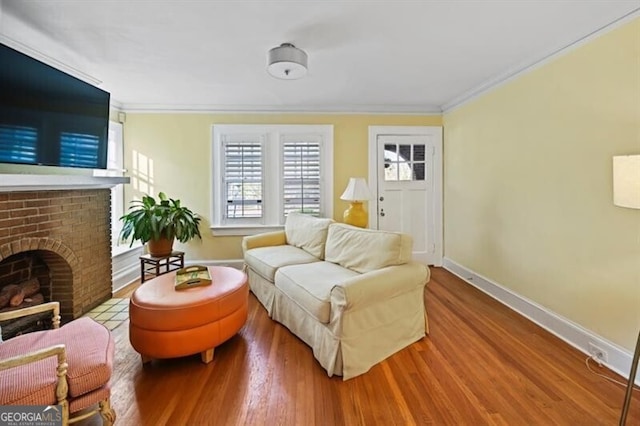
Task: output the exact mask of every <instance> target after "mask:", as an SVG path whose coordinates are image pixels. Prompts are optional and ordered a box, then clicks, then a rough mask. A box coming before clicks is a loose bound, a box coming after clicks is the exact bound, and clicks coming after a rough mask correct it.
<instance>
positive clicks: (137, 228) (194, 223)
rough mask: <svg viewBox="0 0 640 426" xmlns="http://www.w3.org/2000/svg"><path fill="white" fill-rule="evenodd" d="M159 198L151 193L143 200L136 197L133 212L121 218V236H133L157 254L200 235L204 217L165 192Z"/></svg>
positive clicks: (132, 240) (165, 253)
mask: <svg viewBox="0 0 640 426" xmlns="http://www.w3.org/2000/svg"><path fill="white" fill-rule="evenodd" d="M158 198H159V199H160V200H159V201H156V199H155V198H153V197H152V196H150V195H145V196H144V197H142V200H133V201H132V202H131V206H130V207H129V212H128V213H127V214H125V215H124V216H122V217H121V218H120V220H122V222H123V223H124V225H123V227H122V231H121V232H120V237H121V238H122V239H125V240H126V239H128V238H129V237H132V238H131V245H133V242H134V241H136V240H140V241H141V242H142V243H143V244H145V243H148V244H147V248H148V250H149V254H151V255H152V256H156V257H162V256H168V255H170V254H171V251H172V250H173V241H174V239H177V240H178V241H180V242H181V243H186V242H187V241H189V240H191V239H192V238H194V237H198V238H200V239H202V236H201V235H200V229H199V228H198V225H199V224H200V218H199V217H198V216H197V215H196V214H195V213H193V212H192V211H191V210H189V209H188V208H187V207H184V206H182V205H181V204H180V200H174V199H172V198H167V196H166V195H165V194H164V192H161V193H159V194H158Z"/></svg>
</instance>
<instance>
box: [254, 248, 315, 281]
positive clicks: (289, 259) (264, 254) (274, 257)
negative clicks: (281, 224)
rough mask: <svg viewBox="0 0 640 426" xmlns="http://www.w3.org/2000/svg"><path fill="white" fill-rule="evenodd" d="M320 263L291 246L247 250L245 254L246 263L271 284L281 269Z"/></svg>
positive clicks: (313, 257)
mask: <svg viewBox="0 0 640 426" xmlns="http://www.w3.org/2000/svg"><path fill="white" fill-rule="evenodd" d="M319 261H320V260H319V259H318V258H317V257H315V256H312V255H311V254H309V253H307V252H306V251H304V250H302V249H299V248H297V247H294V246H289V245H284V246H271V247H258V248H254V249H251V250H247V251H246V253H245V254H244V262H245V263H246V264H247V265H249V267H251V269H253V270H254V271H255V272H256V273H258V274H260V275H261V276H262V277H263V278H265V279H267V280H269V281H271V282H273V279H274V277H275V275H276V270H277V269H278V268H280V267H283V266H287V265H297V264H299V263H311V262H319Z"/></svg>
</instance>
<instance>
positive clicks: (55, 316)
mask: <svg viewBox="0 0 640 426" xmlns="http://www.w3.org/2000/svg"><path fill="white" fill-rule="evenodd" d="M47 311H51V321H52V324H53V328H58V327H60V303H58V302H48V303H41V304H40V305H35V306H30V307H28V308H22V309H16V310H14V311H7V312H0V321H6V320H10V319H16V318H21V317H26V316H27V315H33V314H39V313H41V312H47Z"/></svg>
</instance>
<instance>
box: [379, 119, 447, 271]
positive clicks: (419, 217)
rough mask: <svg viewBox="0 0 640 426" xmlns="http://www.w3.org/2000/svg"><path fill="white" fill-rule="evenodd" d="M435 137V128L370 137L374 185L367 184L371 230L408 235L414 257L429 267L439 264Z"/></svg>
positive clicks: (436, 147)
mask: <svg viewBox="0 0 640 426" xmlns="http://www.w3.org/2000/svg"><path fill="white" fill-rule="evenodd" d="M426 129H430V128H426ZM437 129H438V130H440V129H439V128H437ZM438 135H441V131H440V132H435V134H384V133H379V134H376V135H375V140H376V141H375V152H376V155H375V163H376V166H375V184H372V185H371V186H373V187H374V190H373V192H374V193H375V194H376V195H375V199H374V200H372V201H373V202H371V203H370V205H369V208H370V210H371V211H372V212H371V213H372V214H375V218H372V219H373V221H372V222H371V227H372V228H377V229H381V230H387V231H398V232H404V233H407V234H409V235H411V236H412V237H413V258H414V260H417V261H419V262H423V263H426V264H432V265H440V264H441V263H442V248H441V247H442V241H441V239H442V237H441V235H442V230H441V226H442V225H441V223H442V217H441V211H442V210H441V208H442V207H441V206H442V204H441V195H440V194H441V188H439V186H441V176H440V170H441V164H440V162H441V160H440V158H441V154H440V155H438V153H441V150H439V149H438V148H441V137H440V139H439V138H438ZM436 162H438V166H439V167H436ZM372 183H373V182H372ZM438 189H440V190H439V191H438Z"/></svg>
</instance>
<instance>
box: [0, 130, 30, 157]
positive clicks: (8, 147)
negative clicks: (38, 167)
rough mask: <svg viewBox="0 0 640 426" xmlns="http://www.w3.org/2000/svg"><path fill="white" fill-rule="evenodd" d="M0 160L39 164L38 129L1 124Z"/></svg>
mask: <svg viewBox="0 0 640 426" xmlns="http://www.w3.org/2000/svg"><path fill="white" fill-rule="evenodd" d="M0 161H2V162H6V163H19V164H38V129H36V128H35V127H26V126H8V125H0Z"/></svg>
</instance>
